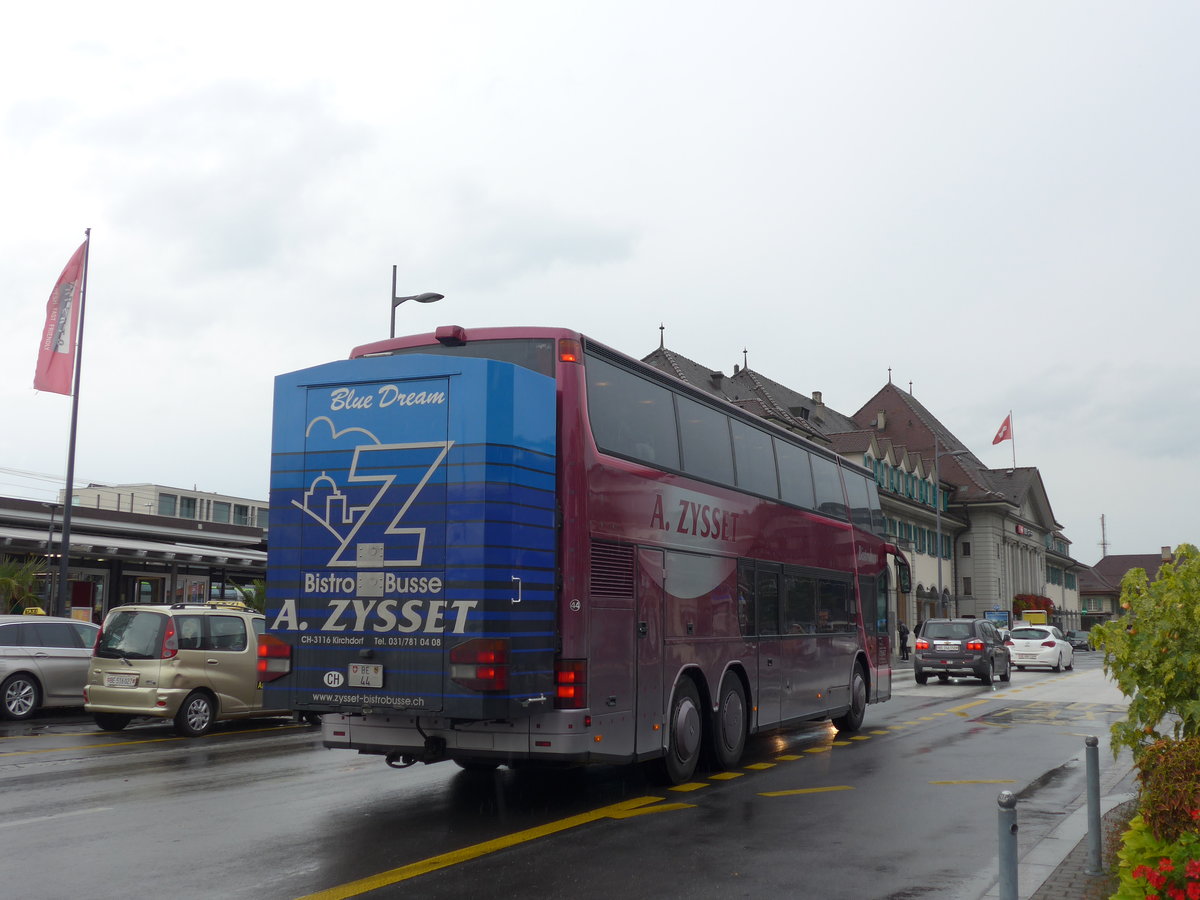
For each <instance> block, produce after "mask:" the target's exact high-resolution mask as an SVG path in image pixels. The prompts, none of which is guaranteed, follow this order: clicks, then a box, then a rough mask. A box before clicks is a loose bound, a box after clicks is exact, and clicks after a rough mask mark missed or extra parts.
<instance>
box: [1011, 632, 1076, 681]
mask: <svg viewBox="0 0 1200 900" xmlns="http://www.w3.org/2000/svg"><path fill="white" fill-rule="evenodd" d="M1005 643H1006V644H1008V650H1009V652H1010V653H1011V654H1012V661H1013V665H1014V666H1016V667H1017V668H1018V669H1024V668H1025V667H1026V666H1045V667H1047V668H1049V669H1052V670H1053V671H1055V672H1061V671H1062V670H1063V669H1067V670H1068V671H1069V670H1071V669H1073V668H1074V667H1075V650H1074V648H1072V647H1071V642H1070V641H1068V640H1067V639H1066V638H1065V637H1063V634H1062V632H1061V631H1059V630H1058V628H1056V627H1055V626H1053V625H1021V626H1018V627H1016V628H1014V629H1013V630H1012V631H1011V632H1009V635H1008V640H1007V641H1005Z"/></svg>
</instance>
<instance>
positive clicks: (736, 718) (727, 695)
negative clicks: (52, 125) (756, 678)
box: [712, 672, 748, 769]
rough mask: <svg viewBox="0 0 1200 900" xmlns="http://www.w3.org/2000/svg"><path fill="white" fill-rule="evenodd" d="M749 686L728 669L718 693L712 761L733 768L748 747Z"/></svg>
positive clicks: (722, 766)
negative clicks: (744, 685)
mask: <svg viewBox="0 0 1200 900" xmlns="http://www.w3.org/2000/svg"><path fill="white" fill-rule="evenodd" d="M747 719H748V716H747V712H746V689H745V688H744V687H743V686H742V679H740V678H738V677H737V675H736V674H735V673H734V672H726V673H725V677H724V678H722V679H721V690H720V693H719V694H718V695H717V712H716V717H715V721H714V723H713V726H714V727H713V729H712V750H713V754H712V756H713V762H715V763H716V764H717V766H718V767H719V768H721V769H732V768H733V767H734V766H736V765H737V764H738V761H739V760H741V758H742V751H743V750H745V749H746V723H747Z"/></svg>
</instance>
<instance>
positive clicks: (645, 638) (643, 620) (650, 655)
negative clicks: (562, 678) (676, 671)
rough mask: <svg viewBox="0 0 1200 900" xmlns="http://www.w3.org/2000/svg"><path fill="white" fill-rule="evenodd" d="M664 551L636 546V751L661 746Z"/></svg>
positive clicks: (655, 749) (664, 705)
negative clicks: (637, 547) (638, 548)
mask: <svg viewBox="0 0 1200 900" xmlns="http://www.w3.org/2000/svg"><path fill="white" fill-rule="evenodd" d="M664 576H665V571H664V567H663V551H661V550H647V549H640V550H638V582H637V637H636V639H635V640H636V642H637V643H636V646H637V650H636V654H637V752H638V753H639V754H640V753H648V752H653V751H657V750H661V749H662V745H663V734H664V731H663V730H661V729H660V728H659V726H661V724H662V722H663V720H664V710H665V709H666V705H667V703H668V702H669V700H668V699H667V698H665V697H664V696H663V592H664V584H663V580H664Z"/></svg>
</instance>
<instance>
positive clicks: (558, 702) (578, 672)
mask: <svg viewBox="0 0 1200 900" xmlns="http://www.w3.org/2000/svg"><path fill="white" fill-rule="evenodd" d="M585 706H587V660H586V659H560V660H557V661H556V662H555V663H554V708H555V709H583V708H584V707H585Z"/></svg>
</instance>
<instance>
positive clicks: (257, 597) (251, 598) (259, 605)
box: [229, 578, 267, 612]
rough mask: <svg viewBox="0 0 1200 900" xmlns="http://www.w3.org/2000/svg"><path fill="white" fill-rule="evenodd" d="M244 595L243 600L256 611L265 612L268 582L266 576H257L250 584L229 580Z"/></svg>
mask: <svg viewBox="0 0 1200 900" xmlns="http://www.w3.org/2000/svg"><path fill="white" fill-rule="evenodd" d="M229 583H230V584H232V585H233V587H234V589H235V590H237V592H238V593H239V594H241V595H242V602H243V603H245V604H246V605H247V606H248V607H250V608H251V609H252V610H254V611H255V612H265V611H266V609H267V582H266V579H264V578H255V579H254V580H253V581H252V582H250V584H237V583H236V582H233V581H231V582H229Z"/></svg>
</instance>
